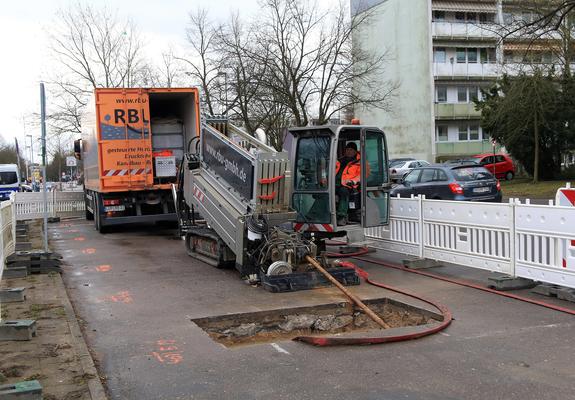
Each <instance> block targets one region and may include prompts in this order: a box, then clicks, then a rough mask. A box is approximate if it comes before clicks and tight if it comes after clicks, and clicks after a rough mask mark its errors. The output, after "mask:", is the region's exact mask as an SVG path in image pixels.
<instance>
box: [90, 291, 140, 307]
mask: <svg viewBox="0 0 575 400" xmlns="http://www.w3.org/2000/svg"><path fill="white" fill-rule="evenodd" d="M98 301H99V302H102V301H113V302H114V303H124V304H131V303H133V302H134V299H133V298H132V295H131V294H130V292H128V291H127V290H123V291H121V292H118V293H116V294H113V295H111V296H106V297H104V298H101V299H100V300H98Z"/></svg>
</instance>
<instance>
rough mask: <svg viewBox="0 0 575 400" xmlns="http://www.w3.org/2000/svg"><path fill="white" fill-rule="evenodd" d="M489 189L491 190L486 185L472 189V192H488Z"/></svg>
mask: <svg viewBox="0 0 575 400" xmlns="http://www.w3.org/2000/svg"><path fill="white" fill-rule="evenodd" d="M489 191H491V189H490V188H488V187H480V188H475V189H473V193H485V192H489Z"/></svg>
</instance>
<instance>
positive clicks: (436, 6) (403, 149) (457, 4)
mask: <svg viewBox="0 0 575 400" xmlns="http://www.w3.org/2000/svg"><path fill="white" fill-rule="evenodd" d="M517 4H518V3H517V2H513V1H511V0H510V1H507V0H457V1H444V0H351V10H352V15H359V14H361V13H369V18H368V19H366V22H365V23H364V24H363V25H362V26H361V27H360V29H359V30H358V31H357V32H356V34H355V36H354V37H353V45H354V46H359V47H360V48H362V49H364V50H366V51H371V52H375V53H378V52H382V51H385V52H386V54H387V63H386V66H385V72H384V73H383V74H382V75H383V76H382V77H381V78H382V79H383V80H386V81H391V82H395V83H396V85H397V89H396V92H395V97H394V100H393V111H392V112H390V113H383V112H381V111H379V110H376V109H366V110H356V116H357V117H358V118H360V119H361V120H362V123H366V124H373V125H376V126H379V127H382V128H383V129H384V130H385V131H386V133H387V137H388V141H389V148H390V155H391V156H390V157H405V156H411V157H414V158H423V159H427V160H429V161H445V160H447V159H454V158H461V157H466V156H469V155H473V154H479V153H488V152H492V151H493V150H494V148H493V144H492V142H491V140H490V138H489V136H488V135H487V134H486V133H485V132H483V131H482V129H481V126H480V118H481V114H480V112H479V111H477V110H476V109H475V105H474V103H473V101H474V99H477V98H481V89H482V88H487V87H489V86H491V85H492V84H493V82H494V80H495V79H496V78H497V77H500V76H502V75H503V73H511V74H513V73H517V72H518V71H521V70H524V69H525V67H526V66H527V65H533V64H549V63H553V62H554V60H553V57H554V56H553V55H552V54H551V52H550V51H547V50H546V49H548V47H547V46H533V43H532V42H529V43H528V41H526V40H525V38H521V37H520V36H518V35H516V37H509V38H506V39H505V40H501V35H500V30H501V27H502V26H505V24H506V23H511V21H516V20H517V18H523V19H524V20H525V21H528V20H529V19H530V18H533V16H532V15H527V14H528V13H524V12H522V11H520V8H518V7H517ZM356 90H362V89H361V88H356ZM495 150H496V151H499V148H496V149H495Z"/></svg>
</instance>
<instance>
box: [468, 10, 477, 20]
mask: <svg viewBox="0 0 575 400" xmlns="http://www.w3.org/2000/svg"><path fill="white" fill-rule="evenodd" d="M467 22H477V14H476V13H474V12H468V13H467Z"/></svg>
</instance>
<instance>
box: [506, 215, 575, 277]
mask: <svg viewBox="0 0 575 400" xmlns="http://www.w3.org/2000/svg"><path fill="white" fill-rule="evenodd" d="M515 233H516V238H517V244H516V266H515V274H516V275H517V276H520V277H523V278H528V279H533V280H536V281H542V282H548V283H554V284H556V285H561V286H567V287H571V288H575V207H559V206H553V207H551V206H540V205H529V204H517V205H516V206H515Z"/></svg>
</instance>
